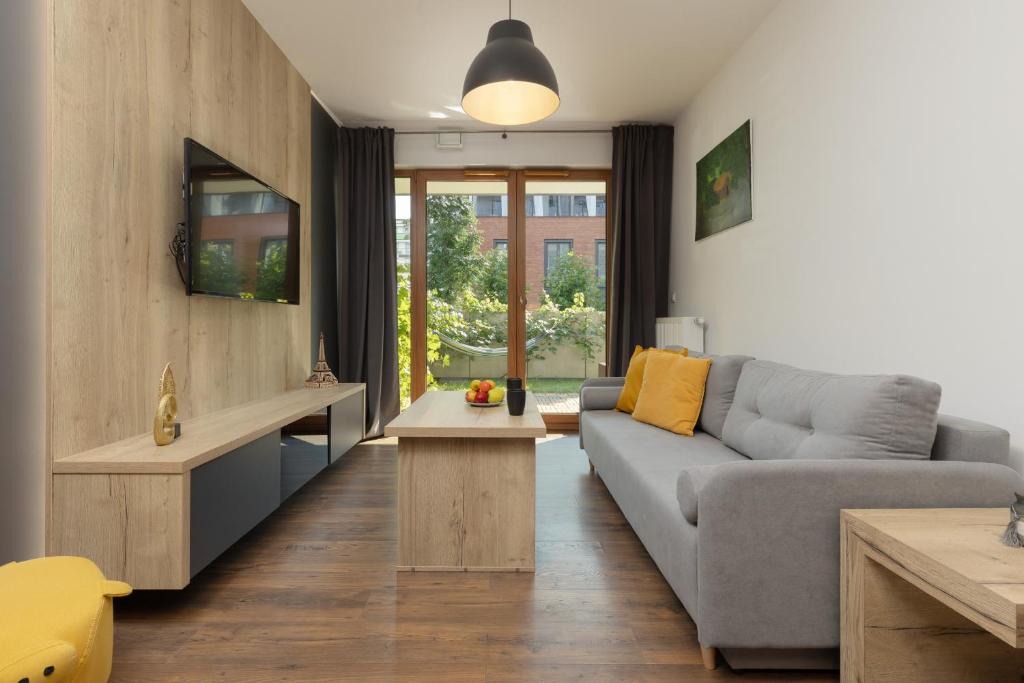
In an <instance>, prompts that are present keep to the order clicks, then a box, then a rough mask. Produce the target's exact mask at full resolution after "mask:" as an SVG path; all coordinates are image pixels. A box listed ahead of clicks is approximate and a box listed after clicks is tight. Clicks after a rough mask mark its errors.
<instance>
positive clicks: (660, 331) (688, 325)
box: [654, 316, 704, 353]
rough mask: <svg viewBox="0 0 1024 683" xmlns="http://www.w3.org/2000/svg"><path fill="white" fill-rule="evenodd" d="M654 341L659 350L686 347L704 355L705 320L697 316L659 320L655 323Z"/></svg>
mask: <svg viewBox="0 0 1024 683" xmlns="http://www.w3.org/2000/svg"><path fill="white" fill-rule="evenodd" d="M654 339H655V343H656V345H657V346H658V348H664V347H666V346H685V347H686V348H688V349H690V350H691V351H698V352H700V353H704V318H701V317H697V316H678V317H673V318H658V319H657V320H656V321H655V327H654Z"/></svg>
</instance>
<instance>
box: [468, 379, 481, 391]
mask: <svg viewBox="0 0 1024 683" xmlns="http://www.w3.org/2000/svg"><path fill="white" fill-rule="evenodd" d="M469 388H470V389H472V390H473V391H479V389H480V380H478V379H475V380H473V381H472V382H470V383H469Z"/></svg>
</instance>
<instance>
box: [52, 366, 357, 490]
mask: <svg viewBox="0 0 1024 683" xmlns="http://www.w3.org/2000/svg"><path fill="white" fill-rule="evenodd" d="M363 391H364V385H362V384H339V385H337V386H336V387H329V388H325V389H294V390H292V391H288V392H285V393H282V394H279V395H277V396H272V397H270V398H266V399H261V400H257V401H251V402H249V403H243V404H241V405H237V406H233V407H231V408H225V409H223V410H219V411H216V412H213V413H209V414H206V415H203V416H200V417H194V418H191V419H189V420H185V421H183V422H182V424H181V436H180V437H179V438H178V439H176V440H175V441H174V443H171V444H168V445H166V446H157V445H156V444H154V443H153V436H152V434H151V433H150V432H147V433H145V434H139V435H137V436H133V437H131V438H128V439H124V440H122V441H118V442H115V443H112V444H109V445H107V446H101V447H99V448H93V449H91V450H88V451H85V452H83V453H79V454H77V455H71V456H67V457H65V458H60V459H59V460H55V461H54V463H53V471H54V472H61V473H70V472H78V473H96V472H107V473H113V472H120V473H149V474H153V473H169V474H181V473H183V472H188V471H189V470H192V469H195V468H196V467H199V466H200V465H202V464H203V463H206V462H209V461H210V460H213V459H214V458H216V457H218V456H221V455H224V454H225V453H228V452H229V451H232V450H234V449H236V448H238V447H239V446H242V445H244V444H246V443H249V442H250V441H253V440H254V439H257V438H259V437H261V436H264V435H266V434H269V433H271V432H273V431H275V430H277V429H280V428H281V427H283V426H285V425H287V424H290V423H291V422H294V421H295V420H296V419H298V418H299V417H302V416H304V415H307V414H309V413H311V412H314V411H317V410H320V409H321V408H324V407H326V406H328V405H331V404H333V403H336V402H338V401H340V400H342V399H344V398H347V397H349V396H352V395H354V394H358V393H361V392H363Z"/></svg>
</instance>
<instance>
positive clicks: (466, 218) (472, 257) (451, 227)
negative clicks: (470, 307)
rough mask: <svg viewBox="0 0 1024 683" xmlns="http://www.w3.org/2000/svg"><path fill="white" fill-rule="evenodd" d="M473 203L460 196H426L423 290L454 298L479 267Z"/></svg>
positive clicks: (481, 240)
mask: <svg viewBox="0 0 1024 683" xmlns="http://www.w3.org/2000/svg"><path fill="white" fill-rule="evenodd" d="M482 242H483V238H482V237H481V236H480V233H479V232H478V231H477V229H476V212H475V211H474V209H473V202H472V201H471V200H470V198H469V197H467V196H464V195H452V194H432V195H427V290H429V291H432V292H437V293H438V295H439V296H440V297H441V298H443V299H444V300H445V301H449V302H451V301H455V300H456V299H457V298H458V296H459V295H460V294H461V293H462V292H464V291H465V290H466V288H468V287H469V285H470V283H471V282H472V281H473V279H474V277H476V276H477V275H478V274H479V273H478V269H479V267H480V260H481V259H480V244H481V243H482Z"/></svg>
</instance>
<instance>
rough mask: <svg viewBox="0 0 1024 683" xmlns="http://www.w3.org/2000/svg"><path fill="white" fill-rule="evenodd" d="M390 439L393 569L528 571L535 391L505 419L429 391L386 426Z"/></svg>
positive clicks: (537, 432)
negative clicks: (394, 500)
mask: <svg viewBox="0 0 1024 683" xmlns="http://www.w3.org/2000/svg"><path fill="white" fill-rule="evenodd" d="M384 434H385V436H397V437H398V566H397V568H398V569H399V570H404V571H533V569H534V506H535V498H536V496H535V473H536V445H535V439H537V438H538V437H543V436H546V435H547V429H546V428H545V427H544V420H543V419H542V418H541V415H540V412H539V411H538V410H537V402H536V401H535V400H534V397H533V394H531V393H529V392H528V393H527V396H526V410H525V411H524V413H523V415H521V416H518V417H513V416H511V415H509V414H508V409H507V407H506V406H504V405H502V406H498V407H495V408H475V407H472V406H469V405H467V404H466V402H465V399H464V396H463V394H462V392H455V391H430V392H427V393H425V394H424V395H423V396H421V397H420V398H418V399H417V400H416V401H415V402H414V403H413V404H412V405H411V406H410V407H409V408H408V410H406V411H405V412H404V413H402V414H401V415H399V416H398V417H397V418H395V419H394V420H393V421H392V422H391V424H389V425H388V426H387V428H386V429H385V430H384Z"/></svg>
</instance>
